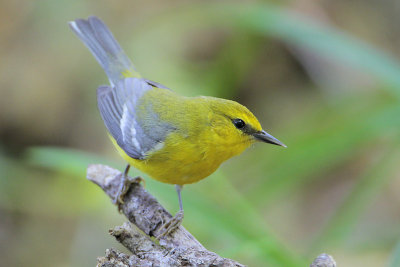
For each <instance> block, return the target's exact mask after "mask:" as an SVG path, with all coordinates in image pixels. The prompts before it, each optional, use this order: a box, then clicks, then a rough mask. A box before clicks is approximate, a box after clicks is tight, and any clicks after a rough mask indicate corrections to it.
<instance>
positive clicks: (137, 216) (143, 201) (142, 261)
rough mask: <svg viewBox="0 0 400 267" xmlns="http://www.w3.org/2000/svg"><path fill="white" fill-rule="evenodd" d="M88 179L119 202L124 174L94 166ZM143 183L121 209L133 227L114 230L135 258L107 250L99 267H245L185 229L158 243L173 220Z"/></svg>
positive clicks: (328, 265) (329, 266)
mask: <svg viewBox="0 0 400 267" xmlns="http://www.w3.org/2000/svg"><path fill="white" fill-rule="evenodd" d="M87 179H88V180H90V181H92V182H94V183H95V184H97V185H98V186H100V187H101V188H102V189H103V191H104V192H105V193H106V194H107V195H108V196H109V197H110V198H111V199H115V196H116V194H117V192H118V191H119V188H120V185H121V184H122V182H123V174H122V173H121V172H120V171H118V170H116V169H113V168H111V167H108V166H105V165H90V166H89V168H88V170H87ZM139 181H140V180H136V181H135V182H134V183H132V184H131V186H130V188H129V190H128V192H127V193H126V195H125V197H124V204H122V205H121V211H122V213H123V214H124V215H125V216H126V217H127V218H128V220H129V221H130V222H131V223H132V224H131V223H124V224H123V225H122V226H117V227H115V228H114V229H111V230H110V234H111V235H112V236H114V237H115V238H116V239H117V241H118V242H120V243H121V244H122V245H124V246H125V247H126V248H127V249H128V250H129V251H130V252H132V255H126V254H124V253H121V252H119V251H117V250H115V249H107V250H106V255H105V257H101V258H98V263H97V266H99V267H114V266H115V267H117V266H118V267H130V266H214V267H217V266H224V267H229V266H238V267H239V266H244V265H242V264H240V263H238V262H236V261H234V260H231V259H227V258H223V257H221V256H219V255H217V254H216V253H214V252H211V251H208V250H207V249H205V248H204V246H203V245H202V244H201V243H200V242H199V241H197V240H196V238H194V237H193V236H192V235H191V234H190V233H189V232H188V231H187V230H186V229H185V228H184V227H183V226H180V227H179V228H178V229H177V230H176V231H175V232H173V233H172V234H170V235H166V236H163V237H161V238H160V240H159V241H158V240H156V239H155V238H154V236H157V234H158V231H159V229H160V227H161V226H162V225H163V224H164V222H166V221H168V220H169V219H171V218H172V215H171V214H170V213H168V212H167V211H166V210H165V209H164V208H163V207H162V206H161V205H160V203H158V202H157V200H156V199H155V198H154V197H153V196H152V195H150V194H149V193H148V192H147V191H146V190H145V189H144V188H143V187H142V186H141V185H140V182H139ZM335 266H336V263H335V261H334V260H333V258H332V257H331V256H329V255H327V254H321V255H320V256H318V257H317V258H316V259H315V260H314V262H313V263H312V264H311V267H335Z"/></svg>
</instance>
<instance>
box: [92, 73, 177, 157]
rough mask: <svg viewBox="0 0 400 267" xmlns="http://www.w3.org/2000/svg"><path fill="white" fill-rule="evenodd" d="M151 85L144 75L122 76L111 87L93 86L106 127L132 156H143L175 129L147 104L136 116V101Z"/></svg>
mask: <svg viewBox="0 0 400 267" xmlns="http://www.w3.org/2000/svg"><path fill="white" fill-rule="evenodd" d="M153 86H154V84H149V83H148V81H147V80H144V79H140V78H126V79H124V80H120V81H119V82H118V83H117V84H116V85H115V88H111V87H110V86H100V87H99V88H98V89H97V103H98V107H99V110H100V114H101V117H102V118H103V121H104V123H105V125H106V127H107V129H108V131H109V132H110V134H111V135H112V136H113V137H114V139H115V140H116V142H117V144H118V145H119V146H120V147H121V148H122V149H123V150H124V151H125V153H126V154H128V155H129V156H130V157H132V158H135V159H145V158H146V154H147V152H149V151H150V150H153V149H155V148H157V147H160V143H161V144H162V142H163V141H164V139H165V137H166V135H167V134H168V133H169V132H171V131H173V130H174V129H175V128H174V127H173V126H171V125H169V124H168V123H165V122H162V121H161V120H160V119H159V117H158V115H157V114H155V113H154V112H153V111H152V108H151V107H145V109H144V110H145V112H144V115H143V114H142V115H141V117H140V119H139V118H138V116H137V112H136V111H137V107H138V102H139V100H140V98H141V97H142V96H143V94H144V93H145V92H146V91H148V90H152V89H153ZM157 145H158V146H157Z"/></svg>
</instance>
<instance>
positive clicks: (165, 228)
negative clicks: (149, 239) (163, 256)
mask: <svg viewBox="0 0 400 267" xmlns="http://www.w3.org/2000/svg"><path fill="white" fill-rule="evenodd" d="M175 189H176V192H177V193H178V199H179V211H178V212H177V213H176V214H175V216H174V217H173V218H172V219H171V220H169V221H168V222H166V223H164V224H163V225H162V226H161V227H160V229H159V230H158V231H159V232H160V234H159V235H158V236H157V237H156V238H157V239H160V238H161V237H164V236H166V235H169V234H171V233H173V232H174V231H175V230H176V229H178V227H179V226H180V225H181V224H182V221H183V215H184V213H183V205H182V197H181V191H182V185H175Z"/></svg>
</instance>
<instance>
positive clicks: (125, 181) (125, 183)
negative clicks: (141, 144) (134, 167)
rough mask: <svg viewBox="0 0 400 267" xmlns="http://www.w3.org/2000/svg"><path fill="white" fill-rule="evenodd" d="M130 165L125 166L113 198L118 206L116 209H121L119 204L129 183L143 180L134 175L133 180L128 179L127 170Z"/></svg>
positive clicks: (122, 202)
mask: <svg viewBox="0 0 400 267" xmlns="http://www.w3.org/2000/svg"><path fill="white" fill-rule="evenodd" d="M130 167H131V165H129V164H128V165H127V166H126V168H125V171H124V173H123V174H122V175H123V177H122V182H121V184H120V187H119V189H118V192H117V194H116V196H115V198H114V199H113V203H114V204H116V205H117V206H118V211H121V208H122V207H121V205H122V204H124V196H125V194H126V192H128V189H129V187H130V186H131V184H132V183H136V182H141V181H144V180H143V179H142V178H140V177H136V178H135V179H133V180H131V179H129V176H128V172H129V169H130Z"/></svg>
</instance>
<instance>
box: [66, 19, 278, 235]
mask: <svg viewBox="0 0 400 267" xmlns="http://www.w3.org/2000/svg"><path fill="white" fill-rule="evenodd" d="M69 26H70V28H71V29H72V31H73V32H74V33H75V34H76V35H77V36H78V38H79V39H80V40H81V41H82V42H83V43H84V44H85V45H86V46H87V48H88V49H89V50H90V52H91V53H92V54H93V56H94V57H95V58H96V60H97V61H98V63H99V64H100V66H101V67H102V68H103V70H104V71H105V73H106V75H107V77H108V80H109V83H110V84H109V85H101V86H100V87H98V88H97V105H98V109H99V111H100V115H101V117H102V119H103V121H104V124H105V126H106V128H107V130H108V135H109V137H110V139H111V142H112V143H113V144H114V145H115V147H116V149H117V150H118V152H119V154H120V155H121V156H122V158H123V159H124V160H125V161H126V162H127V163H128V164H127V167H126V169H125V171H124V174H123V175H124V176H123V181H124V182H123V184H122V186H121V188H120V190H119V192H118V194H117V196H116V198H115V199H114V203H115V204H117V205H120V204H122V203H123V201H124V200H123V198H124V195H125V194H126V192H127V190H128V188H129V184H130V182H131V181H130V180H129V178H128V172H129V169H130V166H133V167H135V168H137V169H138V170H140V171H142V172H144V173H146V174H148V175H149V176H150V177H151V178H154V179H155V180H158V181H160V182H163V183H168V184H172V185H175V188H176V192H177V194H178V201H179V211H178V212H177V213H176V215H175V216H174V217H173V218H171V219H170V220H169V221H168V222H166V223H165V224H164V225H163V226H162V227H161V228H160V231H159V232H160V235H159V236H158V237H162V236H165V235H168V234H171V233H172V232H174V231H175V230H176V229H177V228H178V227H179V226H180V225H181V223H182V220H183V217H184V211H183V204H182V197H181V190H182V188H183V186H184V185H186V184H192V183H195V182H198V181H200V180H202V179H204V178H206V177H208V176H210V175H211V174H212V173H213V172H214V171H215V170H217V168H218V167H219V166H220V165H221V163H223V162H224V161H226V160H228V159H229V158H231V157H233V156H236V155H238V154H240V153H242V152H243V151H244V150H245V149H246V148H248V147H249V146H251V145H252V144H253V143H256V142H264V143H269V144H274V145H278V146H282V147H286V145H284V144H283V143H282V142H281V141H279V140H278V139H276V138H275V137H273V136H272V135H271V134H269V133H267V132H266V131H265V130H263V129H262V127H261V124H260V122H259V121H258V119H257V118H256V117H255V115H253V113H252V112H251V111H250V110H249V109H248V108H246V107H245V106H243V105H241V104H239V103H237V102H235V101H232V100H227V99H222V98H216V97H211V96H196V97H186V96H182V95H179V94H177V93H175V92H174V91H173V90H171V89H169V88H168V87H166V86H164V85H162V84H160V83H157V82H154V81H151V80H148V79H145V78H143V77H142V76H141V75H140V74H139V72H138V71H137V70H136V68H135V67H134V65H133V64H132V62H131V60H130V59H129V57H128V56H127V55H126V53H125V52H124V51H123V49H122V48H121V46H120V45H119V44H118V42H117V41H116V39H115V38H114V36H113V34H112V33H111V31H110V30H109V29H108V27H107V26H106V25H105V24H104V22H103V21H102V20H101V19H99V18H98V17H96V16H90V17H89V18H88V19H76V20H73V21H70V22H69Z"/></svg>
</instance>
